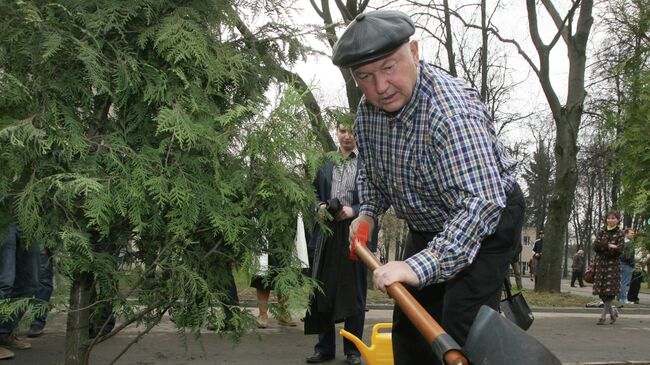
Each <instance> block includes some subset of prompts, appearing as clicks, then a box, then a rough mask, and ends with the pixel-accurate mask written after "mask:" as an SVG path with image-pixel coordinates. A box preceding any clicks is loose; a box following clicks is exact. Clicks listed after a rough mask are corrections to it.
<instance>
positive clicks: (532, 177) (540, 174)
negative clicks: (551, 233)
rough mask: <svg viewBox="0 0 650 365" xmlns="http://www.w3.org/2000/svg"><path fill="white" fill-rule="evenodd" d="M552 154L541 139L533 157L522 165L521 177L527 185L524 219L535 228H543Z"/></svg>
mask: <svg viewBox="0 0 650 365" xmlns="http://www.w3.org/2000/svg"><path fill="white" fill-rule="evenodd" d="M552 176H553V156H551V151H550V147H549V146H547V145H546V144H545V143H544V141H543V140H540V141H539V143H538V144H537V149H536V150H535V152H533V158H532V159H531V161H530V163H529V164H528V166H525V167H524V173H523V174H522V177H523V178H524V180H525V181H526V185H528V196H527V197H526V219H527V220H528V222H529V224H532V225H533V226H534V227H535V229H536V230H538V231H539V230H541V229H543V228H544V223H545V221H546V214H547V213H546V212H547V209H548V201H549V196H550V194H551V188H552V185H551V184H552V181H551V179H552Z"/></svg>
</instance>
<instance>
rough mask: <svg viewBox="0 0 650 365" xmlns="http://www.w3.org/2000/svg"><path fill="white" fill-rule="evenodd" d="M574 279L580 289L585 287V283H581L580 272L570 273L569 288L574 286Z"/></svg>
mask: <svg viewBox="0 0 650 365" xmlns="http://www.w3.org/2000/svg"><path fill="white" fill-rule="evenodd" d="M576 279H578V284H580V286H581V287H583V286H585V283H583V282H582V271H572V272H571V286H576Z"/></svg>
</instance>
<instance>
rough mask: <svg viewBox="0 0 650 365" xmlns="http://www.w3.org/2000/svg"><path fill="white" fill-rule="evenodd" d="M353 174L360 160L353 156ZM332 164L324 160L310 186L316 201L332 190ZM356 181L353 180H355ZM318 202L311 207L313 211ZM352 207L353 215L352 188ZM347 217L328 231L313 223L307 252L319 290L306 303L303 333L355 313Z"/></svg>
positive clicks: (356, 201)
mask: <svg viewBox="0 0 650 365" xmlns="http://www.w3.org/2000/svg"><path fill="white" fill-rule="evenodd" d="M357 161H358V162H357V174H358V171H359V166H360V164H361V159H359V158H357ZM333 170H334V163H333V162H331V161H328V162H327V164H326V165H325V166H324V167H323V168H321V169H320V170H319V171H318V173H317V175H316V178H315V179H314V188H315V189H316V194H317V197H318V200H319V202H326V201H328V200H329V199H330V198H333V197H332V196H330V195H331V194H330V192H331V190H332V172H333ZM355 180H356V179H355ZM317 209H318V205H316V206H315V208H314V213H316V210H317ZM352 209H353V210H354V216H355V217H356V216H358V215H359V194H358V191H357V189H356V186H355V189H354V191H353V202H352ZM351 222H352V220H351V219H349V220H345V221H341V222H335V221H334V222H328V223H327V226H328V228H329V229H330V230H331V231H332V232H331V234H329V235H328V234H327V233H326V232H324V231H323V229H322V228H321V226H320V225H319V224H318V223H316V224H314V228H313V230H312V235H311V238H310V240H309V245H308V251H309V254H310V261H311V265H310V266H311V270H312V277H313V278H314V279H316V280H317V281H318V282H319V284H320V285H321V288H322V290H323V292H320V291H316V292H315V293H314V296H313V297H312V299H311V301H310V305H309V311H308V313H307V316H306V317H305V334H316V333H322V332H323V331H325V330H326V329H327V328H328V327H329V326H330V325H331V324H332V323H334V322H336V321H340V320H342V319H344V318H345V317H348V316H352V315H355V314H357V313H359V310H361V309H362V308H358V301H357V300H356V297H357V293H358V291H357V283H356V280H355V277H356V275H354V268H353V262H352V261H351V260H350V258H349V257H350V254H349V239H348V232H349V227H350V223H351ZM377 231H378V227H377V229H375V232H374V233H373V239H372V240H371V242H369V243H368V246H369V248H371V250H373V251H374V250H375V249H376V237H377Z"/></svg>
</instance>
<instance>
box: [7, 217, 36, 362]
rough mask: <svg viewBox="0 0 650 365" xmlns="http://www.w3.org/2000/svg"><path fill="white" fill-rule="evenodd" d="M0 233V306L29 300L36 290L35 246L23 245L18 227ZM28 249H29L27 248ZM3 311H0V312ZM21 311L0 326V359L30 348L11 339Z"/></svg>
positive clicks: (21, 313)
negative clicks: (13, 301)
mask: <svg viewBox="0 0 650 365" xmlns="http://www.w3.org/2000/svg"><path fill="white" fill-rule="evenodd" d="M2 228H3V229H1V230H0V232H1V234H2V236H0V240H1V241H0V306H6V305H9V304H10V303H11V300H13V299H22V298H31V297H33V296H34V293H36V290H37V288H38V265H39V254H40V250H39V244H38V242H33V243H32V244H31V245H27V244H26V242H24V241H23V240H22V237H21V234H20V228H19V226H18V224H15V223H14V224H9V225H8V226H4V227H2ZM28 246H29V247H28ZM2 309H4V308H2ZM23 314H25V312H24V311H18V312H14V313H13V314H12V315H11V316H10V317H9V318H8V319H7V320H5V321H4V322H0V359H10V358H12V357H14V356H15V354H14V352H13V351H11V350H27V349H30V348H31V347H32V345H31V344H30V343H29V342H27V341H24V340H22V339H20V338H18V337H17V336H16V335H15V330H16V327H18V323H19V322H20V319H21V318H22V317H23Z"/></svg>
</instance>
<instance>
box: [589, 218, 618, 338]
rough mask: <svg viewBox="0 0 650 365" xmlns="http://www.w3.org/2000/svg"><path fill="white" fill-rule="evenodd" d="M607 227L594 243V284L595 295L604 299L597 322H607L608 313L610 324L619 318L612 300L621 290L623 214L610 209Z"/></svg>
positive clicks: (601, 231)
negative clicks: (621, 224)
mask: <svg viewBox="0 0 650 365" xmlns="http://www.w3.org/2000/svg"><path fill="white" fill-rule="evenodd" d="M605 221H606V222H607V223H606V224H605V227H603V228H602V229H601V230H600V231H599V232H598V235H597V236H596V240H595V241H594V243H593V245H592V246H593V248H594V252H595V253H596V257H595V258H594V266H595V270H594V286H593V289H592V293H593V295H597V296H598V297H599V298H600V300H602V301H603V312H602V313H601V315H600V318H599V319H598V322H597V323H596V324H599V325H602V324H605V321H606V319H607V314H609V317H610V322H609V323H610V324H614V323H615V322H616V319H617V318H618V311H617V310H616V308H614V307H613V306H612V301H613V300H614V298H615V297H616V296H617V295H618V294H619V292H620V290H621V285H620V283H621V270H620V261H619V258H620V256H621V253H622V252H623V247H624V245H625V243H624V241H623V240H624V238H625V235H624V234H623V231H621V229H620V228H619V227H618V226H619V223H620V222H621V216H620V214H619V213H618V212H615V211H609V212H607V215H606V216H605Z"/></svg>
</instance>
